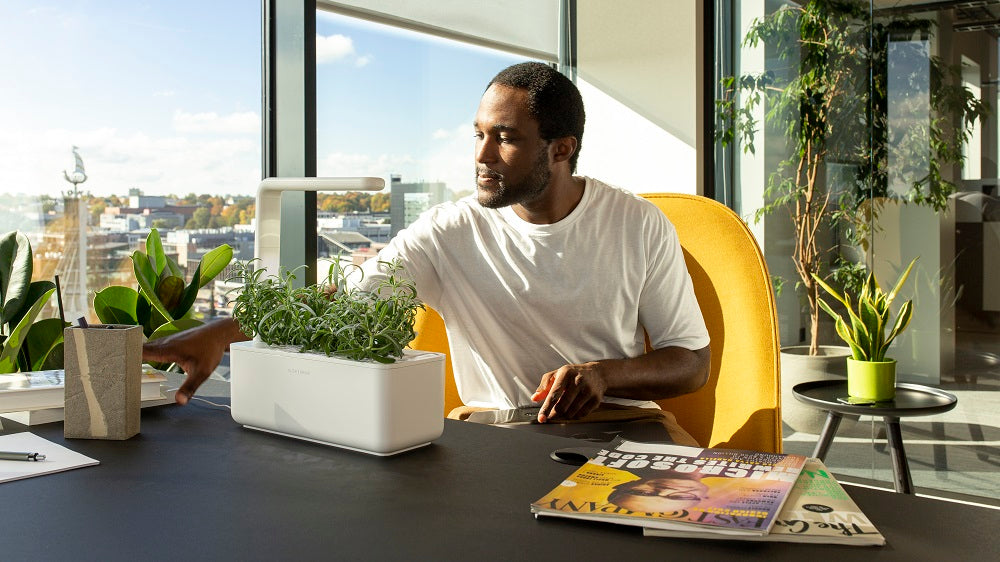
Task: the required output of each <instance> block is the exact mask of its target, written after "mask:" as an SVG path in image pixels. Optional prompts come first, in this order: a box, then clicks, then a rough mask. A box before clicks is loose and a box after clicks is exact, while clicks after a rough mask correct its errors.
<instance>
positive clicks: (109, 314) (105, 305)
mask: <svg viewBox="0 0 1000 562" xmlns="http://www.w3.org/2000/svg"><path fill="white" fill-rule="evenodd" d="M138 302H139V293H138V292H137V291H136V290H135V289H132V288H131V287H119V286H111V287H107V288H105V289H102V290H100V291H98V292H97V294H95V295H94V312H95V313H96V314H97V317H98V318H100V320H101V322H104V323H105V324H128V325H137V324H139V323H140V322H139V318H138V315H137V310H136V309H137V308H138Z"/></svg>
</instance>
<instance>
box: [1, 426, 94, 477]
mask: <svg viewBox="0 0 1000 562" xmlns="http://www.w3.org/2000/svg"><path fill="white" fill-rule="evenodd" d="M0 451H8V452H15V451H16V452H25V453H41V454H43V455H45V460H43V461H5V460H0V482H9V481H11V480H20V479H22V478H31V477H32V476H41V475H43V474H52V473H53V472H62V471H64V470H72V469H74V468H80V467H82V466H92V465H95V464H98V463H99V461H97V460H96V459H92V458H90V457H88V456H86V455H81V454H80V453H77V452H76V451H71V450H69V449H67V448H66V447H63V446H62V445H58V444H56V443H53V442H51V441H49V440H48V439H43V438H41V437H39V436H37V435H35V434H34V433H31V432H28V431H24V432H21V433H12V434H10V435H0Z"/></svg>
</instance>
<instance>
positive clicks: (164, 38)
mask: <svg viewBox="0 0 1000 562" xmlns="http://www.w3.org/2000/svg"><path fill="white" fill-rule="evenodd" d="M0 21H2V22H3V24H2V27H3V33H2V34H0V48H2V49H3V50H4V52H6V53H8V54H9V56H7V57H5V59H4V61H5V62H4V80H5V84H7V85H8V87H4V88H0V122H2V123H3V126H2V127H0V161H2V167H3V170H4V174H3V177H2V178H0V231H9V230H13V229H18V230H21V231H23V232H24V233H25V234H26V235H27V236H28V237H29V239H30V241H31V243H32V246H33V250H34V279H36V280H52V279H53V277H54V276H55V275H57V274H58V275H59V277H60V285H61V289H62V301H63V305H64V315H65V316H66V319H67V320H70V321H75V320H76V319H77V318H78V317H80V316H87V317H89V318H90V321H95V320H97V318H96V316H95V315H94V313H93V310H94V309H93V299H94V293H95V292H96V291H100V290H102V289H104V288H105V287H107V286H109V285H125V286H128V287H135V285H136V281H135V277H134V275H133V272H132V262H131V259H130V256H131V255H132V252H133V251H135V250H137V249H141V248H143V246H144V242H145V240H146V236H147V234H148V233H149V231H150V229H151V228H157V229H158V231H159V233H160V235H161V237H162V238H163V242H164V249H165V251H166V253H167V254H169V255H170V256H172V257H173V258H174V259H175V260H177V262H178V263H179V265H180V267H181V268H182V270H185V271H184V273H185V279H190V277H191V275H192V274H193V271H194V267H195V266H196V264H197V263H198V261H199V260H200V258H201V256H202V255H203V254H204V253H205V252H206V251H208V250H209V249H211V248H214V247H215V246H217V245H219V244H221V243H229V244H230V245H232V246H233V247H234V248H235V249H236V252H237V256H238V257H244V258H249V257H252V254H253V234H252V231H249V230H248V229H249V223H250V220H251V219H252V217H253V201H252V196H253V194H254V193H255V190H256V186H257V184H258V183H259V181H260V177H261V172H260V161H261V155H260V107H261V101H260V92H261V82H260V66H261V64H260V52H261V39H260V29H261V19H260V6H259V3H258V4H254V3H247V2H243V1H235V0H225V1H220V2H211V3H201V2H179V3H178V2H172V3H156V2H154V3H129V2H114V3H103V2H98V3H67V2H55V1H39V2H35V1H32V2H22V1H14V2H4V3H3V4H2V5H0ZM208 228H210V229H212V230H204V229H208ZM81 257H82V260H81ZM220 277H224V274H223V275H220ZM212 290H213V286H212V285H211V284H210V285H207V286H206V287H204V288H203V289H202V291H200V292H199V296H198V300H197V301H196V302H195V303H194V306H193V308H194V311H195V317H199V318H201V317H206V316H211V315H212V314H213V309H214V308H215V309H218V308H222V305H223V304H224V303H223V302H222V301H223V300H224V297H223V296H222V295H221V293H218V292H217V294H215V295H213V292H212ZM55 305H56V299H52V301H51V306H48V307H46V309H45V310H44V312H43V316H54V315H57V314H58V312H59V311H58V307H57V306H55Z"/></svg>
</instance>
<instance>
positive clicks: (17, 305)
mask: <svg viewBox="0 0 1000 562" xmlns="http://www.w3.org/2000/svg"><path fill="white" fill-rule="evenodd" d="M31 268H32V259H31V243H30V242H29V241H28V237H27V236H25V235H24V234H21V233H20V232H18V231H16V230H15V231H13V232H8V233H7V234H4V235H3V236H2V237H0V300H2V301H3V303H2V305H3V306H2V308H0V326H2V325H3V324H7V323H8V322H11V319H13V318H14V316H15V315H17V313H18V312H20V311H21V308H22V307H23V306H25V303H27V302H28V301H27V292H28V287H29V285H30V284H31ZM13 324H16V322H13Z"/></svg>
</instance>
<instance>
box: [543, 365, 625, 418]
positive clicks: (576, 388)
mask: <svg viewBox="0 0 1000 562" xmlns="http://www.w3.org/2000/svg"><path fill="white" fill-rule="evenodd" d="M607 389H608V384H607V382H606V381H605V380H604V377H603V376H602V375H601V374H600V364H599V363H596V362H590V363H584V364H581V365H563V366H562V367H559V368H558V369H556V370H555V371H549V372H548V373H545V374H544V375H542V382H541V384H539V385H538V389H537V390H536V391H535V394H533V395H532V396H531V400H532V401H534V402H538V401H540V400H544V402H542V407H541V409H540V410H539V411H538V423H545V422H546V421H548V420H549V419H552V418H557V417H558V418H565V419H576V418H582V417H583V416H586V415H587V414H589V413H590V412H593V411H594V410H596V409H597V407H598V406H600V405H601V399H602V398H604V393H605V391H607Z"/></svg>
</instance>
